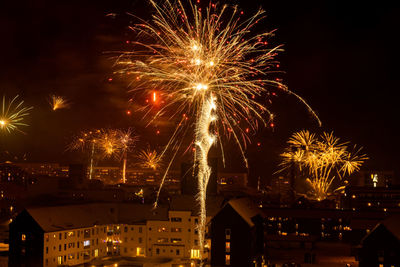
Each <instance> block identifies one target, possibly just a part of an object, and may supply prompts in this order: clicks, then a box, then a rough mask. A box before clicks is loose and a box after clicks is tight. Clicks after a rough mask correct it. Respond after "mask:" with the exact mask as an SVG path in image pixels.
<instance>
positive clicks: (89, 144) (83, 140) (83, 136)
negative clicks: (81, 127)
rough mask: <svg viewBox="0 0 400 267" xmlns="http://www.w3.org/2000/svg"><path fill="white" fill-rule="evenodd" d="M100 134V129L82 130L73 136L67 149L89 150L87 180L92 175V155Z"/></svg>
mask: <svg viewBox="0 0 400 267" xmlns="http://www.w3.org/2000/svg"><path fill="white" fill-rule="evenodd" d="M100 136H101V130H93V131H84V132H81V133H80V134H79V135H77V136H75V137H74V140H73V141H72V142H71V144H69V146H68V147H67V149H68V150H81V151H89V154H90V155H89V180H91V179H92V176H93V167H94V156H95V151H96V148H97V147H98V144H99V140H100Z"/></svg>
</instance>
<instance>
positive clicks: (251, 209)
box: [227, 198, 266, 227]
mask: <svg viewBox="0 0 400 267" xmlns="http://www.w3.org/2000/svg"><path fill="white" fill-rule="evenodd" d="M227 205H230V206H231V207H232V208H233V209H234V210H235V211H236V212H237V213H238V214H239V215H240V217H242V218H243V220H245V221H246V223H247V224H248V225H249V226H250V227H253V226H254V222H253V220H252V219H253V218H254V217H256V216H257V215H259V216H261V217H263V218H264V217H266V215H265V214H264V212H263V211H262V210H261V209H260V208H259V207H257V205H256V204H255V203H254V202H253V201H252V200H250V199H249V198H238V199H232V200H230V201H229V202H228V203H227Z"/></svg>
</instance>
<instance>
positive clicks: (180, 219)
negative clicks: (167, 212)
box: [171, 217, 182, 222]
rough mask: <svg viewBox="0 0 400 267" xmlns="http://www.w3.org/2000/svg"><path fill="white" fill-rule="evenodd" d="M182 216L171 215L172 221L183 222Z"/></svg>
mask: <svg viewBox="0 0 400 267" xmlns="http://www.w3.org/2000/svg"><path fill="white" fill-rule="evenodd" d="M181 221H182V218H179V217H171V222H181Z"/></svg>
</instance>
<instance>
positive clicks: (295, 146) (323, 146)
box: [281, 131, 368, 200]
mask: <svg viewBox="0 0 400 267" xmlns="http://www.w3.org/2000/svg"><path fill="white" fill-rule="evenodd" d="M339 141H340V139H339V138H337V137H334V136H333V134H332V133H330V134H328V133H323V134H322V135H321V136H320V138H319V139H318V138H317V137H316V136H315V134H312V133H310V132H309V131H300V132H297V133H294V134H293V135H292V137H291V138H290V139H289V141H288V145H289V146H288V147H287V149H286V150H285V152H284V153H282V154H281V158H282V163H281V166H282V167H283V169H288V168H292V167H297V168H298V169H299V171H300V172H301V173H302V174H303V175H305V176H306V177H308V178H307V179H306V181H307V182H308V184H309V185H310V186H311V188H312V191H311V192H310V193H311V196H310V197H311V198H314V199H320V200H323V199H325V198H326V197H327V196H328V195H329V194H330V190H329V189H330V186H331V184H332V182H333V181H334V180H335V179H340V180H344V183H345V184H344V185H343V186H340V187H338V188H336V189H334V190H333V191H334V192H335V191H342V192H343V191H344V189H345V188H346V185H347V183H346V182H347V180H345V177H349V176H350V175H351V174H352V173H353V172H355V171H358V170H359V169H360V166H361V165H362V164H363V163H364V161H365V160H367V159H368V157H367V156H366V155H365V154H364V155H360V150H361V149H358V150H355V152H354V153H351V152H350V151H348V147H347V143H340V142H339ZM352 198H356V196H355V195H352Z"/></svg>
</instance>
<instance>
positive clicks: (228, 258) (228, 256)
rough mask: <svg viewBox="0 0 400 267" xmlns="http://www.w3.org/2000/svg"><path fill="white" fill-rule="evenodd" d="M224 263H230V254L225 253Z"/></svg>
mask: <svg viewBox="0 0 400 267" xmlns="http://www.w3.org/2000/svg"><path fill="white" fill-rule="evenodd" d="M225 265H231V255H229V254H226V255H225Z"/></svg>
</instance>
